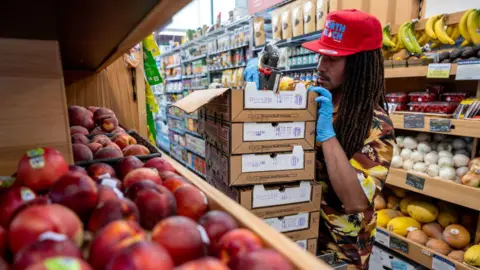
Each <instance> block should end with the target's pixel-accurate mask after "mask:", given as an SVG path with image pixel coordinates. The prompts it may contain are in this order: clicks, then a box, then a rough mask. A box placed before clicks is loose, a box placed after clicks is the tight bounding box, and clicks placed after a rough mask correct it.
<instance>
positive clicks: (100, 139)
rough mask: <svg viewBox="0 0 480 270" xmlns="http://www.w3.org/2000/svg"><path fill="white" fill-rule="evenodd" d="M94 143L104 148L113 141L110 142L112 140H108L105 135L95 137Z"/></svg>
mask: <svg viewBox="0 0 480 270" xmlns="http://www.w3.org/2000/svg"><path fill="white" fill-rule="evenodd" d="M92 142H94V143H98V144H101V145H102V146H103V145H105V144H107V143H110V142H112V141H111V140H110V138H108V137H107V136H105V135H95V136H93V138H92Z"/></svg>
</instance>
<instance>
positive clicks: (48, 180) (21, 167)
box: [17, 147, 68, 192]
mask: <svg viewBox="0 0 480 270" xmlns="http://www.w3.org/2000/svg"><path fill="white" fill-rule="evenodd" d="M67 171H68V164H67V162H65V159H64V158H63V156H62V154H60V152H58V151H57V150H56V149H54V148H49V147H45V148H37V149H32V150H29V151H27V152H26V153H25V155H23V157H22V158H21V159H20V162H19V164H18V168H17V181H19V182H20V183H23V184H24V185H25V186H27V187H29V188H31V189H32V190H34V191H36V192H43V191H47V190H48V189H49V188H50V187H51V186H52V185H53V184H54V183H55V181H57V179H58V178H59V177H60V176H61V175H63V174H64V173H66V172H67Z"/></svg>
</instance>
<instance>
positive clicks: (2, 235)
mask: <svg viewBox="0 0 480 270" xmlns="http://www.w3.org/2000/svg"><path fill="white" fill-rule="evenodd" d="M6 247H7V231H6V230H5V229H4V228H3V227H2V226H0V258H3V256H5V249H6ZM0 269H1V268H0Z"/></svg>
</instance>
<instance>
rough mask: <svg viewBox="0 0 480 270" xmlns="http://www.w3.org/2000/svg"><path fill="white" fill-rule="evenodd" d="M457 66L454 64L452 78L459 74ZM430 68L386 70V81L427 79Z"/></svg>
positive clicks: (415, 67)
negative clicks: (414, 78)
mask: <svg viewBox="0 0 480 270" xmlns="http://www.w3.org/2000/svg"><path fill="white" fill-rule="evenodd" d="M457 67H458V65H457V64H452V68H451V69H450V76H453V75H456V74H457ZM427 73H428V66H413V67H397V68H385V79H395V78H413V77H425V78H426V77H427Z"/></svg>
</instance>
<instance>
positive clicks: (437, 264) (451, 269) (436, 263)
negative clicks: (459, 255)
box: [432, 254, 455, 270]
mask: <svg viewBox="0 0 480 270" xmlns="http://www.w3.org/2000/svg"><path fill="white" fill-rule="evenodd" d="M432 269H433V270H455V264H454V263H453V262H451V261H449V260H447V259H445V258H443V257H440V256H438V255H437V254H433V259H432Z"/></svg>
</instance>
